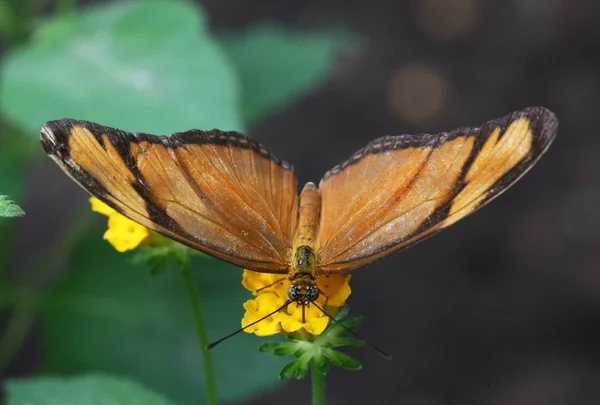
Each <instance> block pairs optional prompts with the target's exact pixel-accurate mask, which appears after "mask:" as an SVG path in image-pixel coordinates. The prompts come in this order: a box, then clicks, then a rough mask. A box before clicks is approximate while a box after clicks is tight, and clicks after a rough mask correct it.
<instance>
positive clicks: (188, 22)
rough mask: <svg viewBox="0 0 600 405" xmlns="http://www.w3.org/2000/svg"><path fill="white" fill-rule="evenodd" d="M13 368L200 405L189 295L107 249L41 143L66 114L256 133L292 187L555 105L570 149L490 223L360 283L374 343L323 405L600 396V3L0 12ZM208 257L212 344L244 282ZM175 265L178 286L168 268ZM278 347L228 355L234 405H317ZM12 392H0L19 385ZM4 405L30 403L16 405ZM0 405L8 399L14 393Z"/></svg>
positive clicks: (2, 306)
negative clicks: (112, 381) (290, 376)
mask: <svg viewBox="0 0 600 405" xmlns="http://www.w3.org/2000/svg"><path fill="white" fill-rule="evenodd" d="M0 5H1V6H0V27H1V29H2V38H1V40H0V41H1V42H0V50H1V52H2V53H1V54H0V57H1V59H0V69H1V70H0V72H1V74H0V86H1V87H0V102H1V104H0V112H1V114H2V116H1V117H2V123H1V126H0V131H2V132H1V133H0V194H8V195H9V196H11V198H13V199H14V200H15V201H16V202H17V203H19V205H21V207H23V208H24V210H25V211H26V213H27V215H26V216H25V217H22V218H19V219H13V220H3V221H2V222H1V223H0V237H1V238H2V239H1V244H0V276H1V277H2V281H0V283H1V285H2V289H0V294H1V295H0V311H2V312H0V361H1V362H2V363H0V376H1V377H2V380H3V381H6V379H14V378H25V377H35V376H40V375H46V374H53V375H65V376H69V375H80V374H83V373H88V372H92V371H103V372H107V373H110V374H114V375H119V376H124V377H129V378H131V379H133V380H135V381H139V382H142V383H143V384H144V385H146V386H148V387H151V388H152V389H153V390H154V391H156V392H159V393H161V394H163V395H165V396H166V397H168V398H170V399H172V400H173V401H175V402H176V403H179V404H195V403H203V402H202V401H203V396H202V387H201V384H202V377H201V375H200V373H201V371H200V366H199V360H198V355H197V349H196V345H195V341H194V334H193V327H192V323H191V318H190V316H189V308H188V307H187V306H186V301H185V297H184V294H183V287H182V285H181V282H180V280H179V279H178V278H177V277H176V275H172V274H169V272H167V274H163V275H161V276H158V277H151V276H149V272H148V270H147V269H146V268H144V267H143V266H139V265H137V266H136V265H133V264H131V260H130V259H131V257H130V255H123V254H117V253H116V252H114V251H113V250H112V248H111V247H110V246H108V244H107V243H106V242H105V241H103V240H102V233H103V231H104V228H105V218H101V217H100V216H98V215H94V214H91V213H90V212H89V208H88V205H87V202H86V201H87V200H86V199H87V196H86V195H85V193H84V192H82V191H81V190H80V189H79V188H78V187H77V186H76V185H75V184H74V183H73V182H72V181H71V180H70V179H69V178H68V177H67V176H65V175H64V174H63V173H62V172H61V171H60V169H59V168H58V167H57V166H56V165H54V164H53V163H52V162H51V161H50V159H48V158H47V157H45V156H42V155H43V152H42V150H41V148H40V147H39V143H38V142H39V141H38V136H39V129H40V128H41V126H42V125H43V124H44V123H45V122H46V121H47V120H51V119H59V118H63V117H65V116H69V117H74V118H78V119H85V120H92V121H97V122H100V123H102V124H104V125H108V126H115V127H119V128H122V129H124V130H129V131H138V132H150V133H157V134H162V133H164V134H166V133H172V132H175V131H181V130H186V129H190V128H201V129H210V128H213V127H217V128H220V129H223V130H230V129H235V130H240V131H243V132H245V133H247V134H248V135H250V136H252V137H253V138H254V139H257V140H259V141H260V142H261V143H263V144H264V145H266V146H267V147H268V148H269V149H270V150H272V151H273V152H274V153H275V154H276V155H277V156H279V157H281V158H283V159H285V160H287V161H289V162H291V163H292V164H294V166H295V169H296V174H297V176H298V178H299V182H300V183H301V184H302V183H304V182H306V181H314V182H317V181H318V180H319V179H320V177H321V176H322V174H323V173H324V172H325V171H327V170H328V169H330V168H331V167H333V166H334V165H335V164H337V163H339V162H341V161H342V160H344V159H346V158H348V157H349V156H350V155H351V154H352V153H353V152H355V151H356V150H357V149H359V148H360V147H362V146H364V145H365V144H366V143H367V142H369V141H370V140H372V139H374V138H377V137H381V136H384V135H398V134H402V133H416V132H440V131H448V130H452V129H455V128H457V127H459V126H475V125H480V124H482V123H484V122H485V121H487V120H490V119H493V118H497V117H500V116H503V115H505V114H507V113H509V112H511V111H514V110H517V109H521V108H523V107H526V106H532V105H542V106H545V107H547V108H550V109H551V110H553V111H554V112H555V113H556V114H557V116H558V118H559V121H560V127H559V134H558V137H557V139H556V141H555V143H554V144H553V145H552V146H551V148H550V149H549V151H548V153H547V154H546V155H545V156H544V158H542V159H541V160H540V162H539V163H538V164H537V165H536V167H535V168H534V169H533V170H532V171H531V172H530V173H528V174H527V175H526V176H525V177H524V178H523V179H522V180H521V181H520V182H519V183H517V184H516V185H515V186H513V188H511V189H510V190H509V191H508V192H507V193H506V194H504V195H503V196H502V197H500V198H499V199H497V200H495V201H494V202H493V203H491V204H490V205H489V206H487V207H486V208H485V209H483V210H481V211H480V212H478V213H477V214H476V215H473V216H471V217H468V218H467V219H465V220H463V221H461V222H460V223H458V224H457V225H456V226H453V227H452V228H451V229H449V230H446V231H445V232H443V233H441V234H440V235H438V236H436V237H434V238H432V239H428V240H427V241H426V242H424V243H422V244H419V245H417V246H415V247H412V248H410V249H408V250H406V251H403V252H401V253H397V254H394V255H392V256H391V257H388V258H386V259H384V260H382V261H380V262H378V263H376V264H373V265H370V266H368V267H367V268H364V269H361V270H359V271H357V272H356V274H355V276H354V277H353V279H352V283H351V285H352V288H353V294H352V296H351V297H350V300H349V304H350V306H351V308H352V313H353V314H354V315H362V316H364V319H365V320H364V323H363V325H362V326H361V328H360V330H359V332H360V333H361V334H362V335H363V336H364V337H366V338H367V339H369V340H370V341H372V342H373V343H375V344H377V345H379V346H380V347H382V348H384V349H385V350H386V351H387V352H389V353H391V354H392V355H393V357H394V360H393V361H385V360H382V359H381V358H380V357H378V356H377V354H376V353H374V352H373V351H371V350H369V349H367V348H358V349H357V348H354V349H348V350H347V351H346V352H347V353H349V354H351V355H352V356H354V357H355V358H357V359H358V360H360V361H361V362H362V363H363V370H362V371H359V372H348V371H343V370H339V369H332V370H331V371H330V373H329V375H328V377H327V399H328V403H329V404H345V405H350V404H364V403H367V402H370V403H376V404H382V405H387V404H390V405H392V404H394V405H459V404H460V405H471V404H472V405H475V404H487V405H537V404H540V405H542V404H543V405H562V404H565V405H567V404H568V405H572V404H582V405H583V404H597V403H598V402H599V401H600V138H599V137H598V128H599V125H600V115H599V114H598V108H599V106H600V104H599V103H598V94H600V75H599V72H600V25H599V24H598V19H599V18H600V3H598V2H595V1H591V0H571V1H566V0H489V1H476V0H454V1H444V0H413V1H399V0H395V1H393V0H369V1H365V0H344V1H341V0H321V1H311V0H294V1H292V0H287V1H284V0H263V1H260V2H258V1H252V2H250V1H244V0H206V1H198V2H187V3H186V2H180V1H162V2H160V1H149V2H146V1H139V2H116V1H114V2H111V1H74V0H71V1H59V2H52V1H46V2H45V1H42V0H40V1H22V2H20V1H16V0H12V1H11V0H8V1H4V2H0ZM194 263H195V269H197V271H196V274H197V276H198V279H199V281H198V283H199V288H200V289H201V293H202V294H203V295H202V299H203V303H204V309H205V312H206V313H207V323H208V325H209V335H210V337H211V338H212V339H216V338H218V337H220V336H223V335H225V334H227V333H228V332H230V331H232V330H234V329H235V328H237V327H239V320H240V318H241V316H242V314H243V309H242V306H241V304H242V302H243V301H244V300H245V299H247V298H248V296H249V295H248V293H247V292H245V291H244V290H243V288H242V287H241V285H240V277H241V271H239V270H238V269H235V268H232V267H231V266H228V265H223V264H220V263H218V262H217V261H215V260H211V259H198V260H197V261H195V262H194ZM171 273H173V272H171ZM262 341H264V339H259V338H256V337H253V336H247V335H245V336H242V337H239V338H237V337H236V338H234V339H232V340H231V341H228V342H227V343H224V344H223V345H222V346H220V347H219V348H217V349H215V351H214V356H215V363H216V368H217V373H218V379H219V391H220V392H221V393H222V394H223V398H224V400H225V401H226V402H227V403H244V404H266V405H269V404H280V403H286V404H305V403H308V402H309V400H310V382H309V381H307V380H304V381H299V382H297V381H293V382H290V383H278V382H277V377H276V376H277V373H278V369H279V367H280V366H281V364H282V363H281V362H279V359H273V358H271V357H272V356H269V355H266V354H261V353H258V351H257V350H256V347H257V346H258V344H260V343H261V342H262ZM4 393H6V391H4ZM10 401H11V399H10V397H9V399H8V402H7V404H10V405H12V404H17V402H16V400H14V402H10ZM0 402H1V400H0Z"/></svg>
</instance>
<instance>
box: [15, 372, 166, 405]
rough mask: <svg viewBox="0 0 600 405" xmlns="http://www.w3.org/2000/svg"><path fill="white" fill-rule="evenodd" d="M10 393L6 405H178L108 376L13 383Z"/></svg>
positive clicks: (39, 379) (139, 386)
mask: <svg viewBox="0 0 600 405" xmlns="http://www.w3.org/2000/svg"><path fill="white" fill-rule="evenodd" d="M6 391H7V402H6V405H28V404H29V405H82V404H106V405H109V404H110V405H133V404H143V405H174V403H173V402H171V401H169V400H168V399H166V398H164V397H163V396H161V395H158V394H156V393H154V392H152V391H151V390H149V389H148V388H145V387H144V386H142V385H140V384H138V383H136V382H133V381H131V380H129V379H127V378H121V377H114V376H110V375H104V374H89V375H86V376H83V377H73V378H57V377H42V378H35V379H27V380H19V381H10V382H9V383H8V384H6Z"/></svg>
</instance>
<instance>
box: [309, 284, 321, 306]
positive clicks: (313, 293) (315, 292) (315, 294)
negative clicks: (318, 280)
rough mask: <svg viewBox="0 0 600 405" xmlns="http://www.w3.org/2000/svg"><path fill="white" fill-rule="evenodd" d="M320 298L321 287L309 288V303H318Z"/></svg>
mask: <svg viewBox="0 0 600 405" xmlns="http://www.w3.org/2000/svg"><path fill="white" fill-rule="evenodd" d="M317 298H319V287H317V286H316V285H311V286H310V287H308V301H310V302H312V301H316V300H317Z"/></svg>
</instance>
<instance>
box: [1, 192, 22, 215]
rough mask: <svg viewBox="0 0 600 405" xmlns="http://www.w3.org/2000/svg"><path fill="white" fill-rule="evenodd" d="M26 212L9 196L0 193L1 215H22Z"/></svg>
mask: <svg viewBox="0 0 600 405" xmlns="http://www.w3.org/2000/svg"><path fill="white" fill-rule="evenodd" d="M23 215H25V212H24V211H23V210H22V209H21V207H19V206H18V205H17V204H15V203H14V202H13V201H11V200H10V199H9V198H8V196H5V195H0V217H9V218H12V217H21V216H23Z"/></svg>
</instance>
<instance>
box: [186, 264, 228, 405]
mask: <svg viewBox="0 0 600 405" xmlns="http://www.w3.org/2000/svg"><path fill="white" fill-rule="evenodd" d="M181 277H182V278H183V282H184V283H185V288H186V290H187V294H188V298H189V300H190V306H191V309H192V315H193V317H194V325H195V328H196V337H197V338H198V345H199V348H200V353H201V354H202V364H203V366H204V385H205V389H206V401H207V404H209V405H217V404H218V403H219V402H218V399H217V384H216V380H215V372H214V367H213V364H212V360H211V358H210V353H209V351H208V349H207V348H206V347H207V346H208V344H209V341H208V337H207V335H206V328H205V327H204V319H203V317H202V311H201V310H200V299H199V298H198V290H197V289H196V283H195V282H194V277H193V276H192V272H191V269H190V264H189V261H187V262H186V263H182V264H181Z"/></svg>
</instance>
